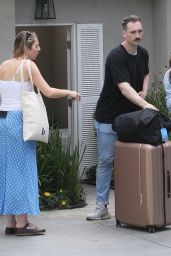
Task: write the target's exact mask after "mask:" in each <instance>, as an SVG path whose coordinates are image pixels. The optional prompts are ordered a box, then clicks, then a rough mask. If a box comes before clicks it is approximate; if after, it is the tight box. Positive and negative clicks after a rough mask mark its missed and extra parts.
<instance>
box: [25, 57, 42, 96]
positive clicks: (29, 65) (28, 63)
mask: <svg viewBox="0 0 171 256" xmlns="http://www.w3.org/2000/svg"><path fill="white" fill-rule="evenodd" d="M27 69H28V72H29V77H30V81H31V84H32V86H33V88H34V84H33V77H32V72H31V64H30V60H27ZM36 88H37V87H36ZM37 92H38V93H39V94H40V90H39V89H38V88H37Z"/></svg>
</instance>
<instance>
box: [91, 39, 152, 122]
mask: <svg viewBox="0 0 171 256" xmlns="http://www.w3.org/2000/svg"><path fill="white" fill-rule="evenodd" d="M148 62H149V55H148V52H147V50H145V49H144V48H143V47H141V46H138V48H137V54H136V55H131V54H129V53H128V52H127V51H126V49H125V48H124V47H123V46H122V44H121V45H119V46H118V47H116V48H114V49H113V50H112V51H111V52H110V53H109V55H108V57H107V59H106V65H105V79H104V85H103V89H102V91H101V94H100V97H99V99H98V102H97V106H96V111H95V119H96V120H97V121H98V122H101V123H112V122H113V120H114V118H115V117H117V116H118V115H120V114H124V113H128V112H131V111H136V110H139V109H140V108H139V107H138V106H137V105H135V104H133V103H132V102H130V101H129V100H128V99H127V98H126V97H124V96H123V95H122V93H121V91H120V90H119V87H118V83H121V82H128V83H129V84H130V85H131V86H132V87H133V88H134V89H135V90H136V91H137V92H139V91H142V88H143V81H144V77H145V75H147V74H148V73H149V66H148Z"/></svg>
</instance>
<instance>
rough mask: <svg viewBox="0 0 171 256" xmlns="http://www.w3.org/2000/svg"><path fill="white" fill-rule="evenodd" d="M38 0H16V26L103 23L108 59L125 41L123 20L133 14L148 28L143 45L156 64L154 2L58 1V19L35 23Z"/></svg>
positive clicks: (145, 30)
mask: <svg viewBox="0 0 171 256" xmlns="http://www.w3.org/2000/svg"><path fill="white" fill-rule="evenodd" d="M35 2H36V1H35V0H30V1H28V0H16V24H20V23H21V24H23V23H26V24H27V23H28V24H30V23H31V24H35V23H41V24H42V23H43V24H44V23H47V22H48V23H83V24H84V23H103V25H104V59H105V58H106V56H107V54H108V52H109V51H110V50H111V49H112V48H113V47H115V46H117V45H118V44H119V43H120V42H121V40H122V38H121V20H122V18H123V17H125V16H128V15H130V14H136V15H139V16H140V17H141V18H142V21H143V26H144V40H143V42H142V44H143V46H144V47H146V48H147V49H148V50H149V52H150V62H151V63H153V40H152V34H153V29H152V0H143V1H142V0H127V1H125V0H120V1H118V0H62V1H61V0H54V4H55V9H56V20H48V21H46V20H44V21H40V20H35V19H34V13H35Z"/></svg>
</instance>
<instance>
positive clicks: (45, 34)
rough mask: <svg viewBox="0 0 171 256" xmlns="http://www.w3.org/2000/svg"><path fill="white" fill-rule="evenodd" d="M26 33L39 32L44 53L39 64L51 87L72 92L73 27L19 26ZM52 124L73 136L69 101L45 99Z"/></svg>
mask: <svg viewBox="0 0 171 256" xmlns="http://www.w3.org/2000/svg"><path fill="white" fill-rule="evenodd" d="M22 30H28V31H35V33H36V34H37V36H38V39H39V43H40V48H41V50H42V53H41V52H40V55H39V56H38V58H37V60H36V61H35V62H36V64H37V66H38V67H39V70H40V72H41V74H42V76H43V77H44V78H45V80H46V81H47V83H48V84H49V85H50V86H51V87H55V88H59V89H72V84H71V81H72V79H71V47H70V45H71V43H70V41H69V40H70V38H71V26H70V25H59V26H40V25H39V26H38V25H28V26H17V27H16V34H17V33H18V32H20V31H22ZM43 99H44V102H45V105H46V108H47V112H48V117H49V122H50V124H52V123H55V124H57V126H58V128H59V129H60V131H61V133H62V136H66V135H67V136H68V135H71V121H72V120H71V106H70V104H68V99H67V98H60V99H48V98H46V97H44V96H43Z"/></svg>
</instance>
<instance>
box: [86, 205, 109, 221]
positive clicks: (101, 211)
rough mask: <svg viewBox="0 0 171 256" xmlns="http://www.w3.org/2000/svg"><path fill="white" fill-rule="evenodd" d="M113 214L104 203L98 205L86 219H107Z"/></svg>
mask: <svg viewBox="0 0 171 256" xmlns="http://www.w3.org/2000/svg"><path fill="white" fill-rule="evenodd" d="M110 218H111V216H110V215H109V212H108V209H107V207H106V206H104V205H98V206H97V207H96V209H95V210H94V212H92V213H90V214H89V215H88V216H87V217H86V220H106V219H110Z"/></svg>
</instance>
